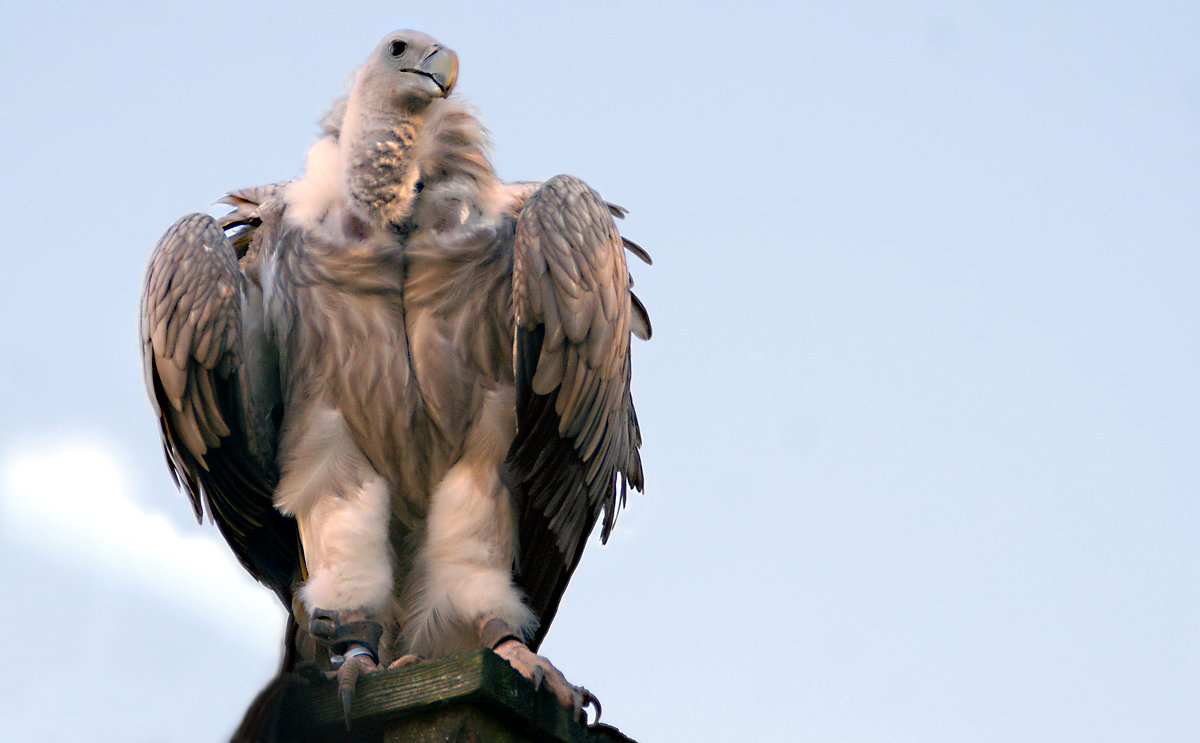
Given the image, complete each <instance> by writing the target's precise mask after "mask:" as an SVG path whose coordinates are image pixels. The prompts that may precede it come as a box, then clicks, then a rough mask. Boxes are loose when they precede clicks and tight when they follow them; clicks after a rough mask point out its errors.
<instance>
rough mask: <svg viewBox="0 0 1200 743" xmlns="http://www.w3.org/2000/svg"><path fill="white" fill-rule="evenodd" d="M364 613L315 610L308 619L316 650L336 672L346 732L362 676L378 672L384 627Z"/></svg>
mask: <svg viewBox="0 0 1200 743" xmlns="http://www.w3.org/2000/svg"><path fill="white" fill-rule="evenodd" d="M362 616H365V615H364V614H363V613H362V612H349V611H342V612H339V611H331V610H329V609H314V610H313V613H312V616H311V617H310V618H309V620H308V632H309V634H311V635H312V636H313V639H314V640H316V643H317V647H318V648H319V649H321V650H324V651H325V652H326V653H328V654H329V663H330V665H331V666H333V667H334V668H336V669H337V670H336V671H334V672H333V674H332V675H333V677H334V678H335V679H336V680H337V685H338V697H339V698H340V699H341V702H342V714H343V715H345V718H346V730H349V729H350V706H351V702H352V701H353V699H354V689H355V687H356V686H357V684H358V677H359V674H362V673H370V672H371V671H377V670H379V640H380V638H381V637H382V636H383V625H381V624H380V623H379V622H374V621H371V620H368V619H365V618H361V617H362Z"/></svg>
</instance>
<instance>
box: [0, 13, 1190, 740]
mask: <svg viewBox="0 0 1200 743" xmlns="http://www.w3.org/2000/svg"><path fill="white" fill-rule="evenodd" d="M114 7H117V6H103V7H102V6H100V5H99V4H53V3H46V4H40V5H39V4H29V3H26V4H21V5H20V6H17V5H15V4H8V5H6V6H5V7H4V8H3V10H0V64H2V65H3V70H4V82H3V83H0V90H2V91H3V98H4V104H5V105H4V109H5V115H4V116H3V117H0V142H2V143H3V144H2V145H0V147H2V152H3V161H2V162H3V165H4V177H3V178H2V179H0V210H3V213H2V218H3V223H4V225H5V230H6V233H7V237H6V239H5V241H4V247H3V248H2V249H3V251H4V265H5V269H4V270H3V271H2V272H0V316H2V317H3V318H4V320H3V323H2V324H0V328H2V330H0V332H2V333H3V346H2V347H3V348H4V349H6V350H5V352H4V354H3V356H2V357H0V358H2V359H3V361H2V362H0V413H2V414H0V560H2V561H3V563H4V565H5V568H4V570H3V571H2V572H0V590H2V591H3V593H4V595H5V596H7V597H8V599H7V600H6V604H5V606H6V610H5V611H4V612H3V613H2V618H0V630H2V631H3V633H4V636H5V637H6V638H7V640H8V641H7V642H6V646H7V647H8V649H9V654H8V659H7V660H8V663H9V664H10V665H9V669H8V670H9V672H8V673H5V674H3V679H4V680H3V681H0V718H2V719H4V720H5V728H6V731H8V733H9V734H10V735H12V736H13V737H14V739H16V738H28V739H34V738H38V739H46V738H47V737H48V738H49V739H55V740H67V739H73V740H96V741H211V740H217V739H220V738H221V737H222V736H224V735H227V734H228V732H229V731H230V730H231V729H232V726H233V725H234V723H235V721H236V720H237V718H238V716H239V715H240V713H241V711H242V709H243V708H244V706H245V704H246V702H248V700H249V698H250V696H251V695H252V694H253V692H254V691H256V690H257V688H258V687H259V686H260V685H261V684H262V683H263V682H264V681H266V679H267V678H268V677H269V676H270V674H271V671H272V668H273V665H274V663H275V661H276V647H275V643H276V638H277V635H278V634H279V627H277V626H276V623H277V622H278V621H280V620H279V619H278V613H277V612H276V611H275V610H274V609H273V607H272V606H271V599H270V597H269V596H268V595H267V592H266V591H265V589H264V590H262V591H255V590H253V589H252V587H249V586H247V585H246V584H245V582H241V581H240V579H239V578H238V574H237V571H235V570H233V569H231V568H230V564H229V561H228V560H226V559H225V558H224V557H223V551H222V550H216V549H214V548H213V543H214V542H215V541H216V535H215V530H214V529H212V527H211V526H205V527H199V526H196V525H195V524H194V523H193V522H192V520H191V515H190V510H189V507H188V505H187V503H186V500H185V499H184V497H183V496H181V495H179V494H178V493H177V492H175V490H174V488H173V486H172V485H171V483H170V481H169V479H168V477H167V474H166V469H165V466H164V465H163V462H162V458H161V456H160V453H159V451H158V444H157V434H156V429H155V425H154V422H153V420H152V417H151V414H150V410H149V406H148V404H147V403H146V402H145V395H144V392H143V390H142V387H141V384H142V382H141V372H140V368H139V363H140V362H139V359H138V350H137V338H136V303H137V295H138V292H139V289H140V286H139V285H140V281H141V275H142V270H143V268H144V265H145V261H146V258H147V257H148V255H149V251H150V248H151V246H152V245H153V243H154V241H155V240H156V239H157V237H158V235H159V234H160V233H161V232H162V231H163V230H164V229H165V228H166V227H167V226H168V225H169V224H170V223H171V222H172V221H173V220H174V219H175V218H176V217H178V216H180V215H181V214H184V213H186V212H189V211H194V210H202V209H205V208H207V207H208V206H209V205H210V204H211V203H212V202H213V201H215V200H216V199H217V198H219V197H220V196H221V194H222V193H224V191H225V190H227V189H230V188H236V187H240V186H246V185H251V184H255V183H260V182H265V181H272V180H278V179H281V178H286V177H290V176H293V175H295V174H297V173H298V171H299V169H300V166H301V163H302V161H303V155H304V151H305V149H306V148H307V146H308V145H309V143H310V142H311V141H312V138H313V136H314V134H315V131H316V127H315V121H316V120H317V119H318V118H319V117H320V115H321V113H322V112H323V110H324V108H325V106H327V105H328V103H329V102H330V101H331V100H332V99H333V98H334V97H335V96H336V95H337V94H338V93H339V92H340V91H341V90H342V87H343V84H344V82H345V80H346V78H347V74H348V72H349V71H350V70H351V69H352V68H353V67H354V66H355V65H357V64H358V63H360V62H361V60H362V59H363V58H364V57H365V55H366V53H367V52H368V51H369V49H370V48H371V46H372V45H373V44H374V43H375V41H376V40H377V39H378V38H379V37H381V36H382V35H383V34H384V33H386V32H387V31H389V30H391V29H394V28H400V27H410V28H418V29H421V30H424V31H426V32H428V33H430V34H432V35H433V36H435V37H437V38H438V39H440V40H441V41H443V42H444V43H446V44H448V45H449V46H451V47H453V48H455V49H456V50H457V51H458V53H459V55H460V60H461V72H460V88H459V90H460V92H461V94H462V95H463V96H464V97H466V98H468V99H470V100H471V101H473V102H474V103H475V105H476V106H477V107H478V109H479V110H480V112H481V115H482V117H483V119H484V120H485V122H486V123H487V124H488V126H489V128H490V129H491V131H492V133H493V138H494V140H495V161H496V164H497V167H498V168H499V170H500V172H501V173H502V175H504V176H505V177H508V178H512V179H533V178H543V177H547V176H550V175H552V174H554V173H558V172H568V173H572V174H575V175H578V176H581V177H583V178H585V179H587V180H588V181H589V182H590V183H592V184H593V185H594V186H595V187H597V188H598V189H599V190H600V191H601V192H602V193H603V194H604V195H605V196H607V197H608V198H610V199H612V200H613V201H615V202H617V203H620V204H622V205H624V206H626V207H628V208H629V209H630V210H631V215H630V217H629V219H628V220H627V222H626V224H625V225H624V229H625V232H626V233H627V234H628V235H629V236H630V237H632V238H633V239H634V240H636V241H638V242H639V243H641V244H642V245H644V246H645V247H646V248H647V249H648V250H650V252H651V253H652V254H653V255H654V258H655V265H654V266H653V267H650V268H647V267H644V266H640V265H638V266H635V267H634V270H635V276H636V280H637V285H638V288H639V294H640V295H641V296H642V298H643V299H644V301H645V303H646V304H647V306H648V307H649V309H650V312H651V315H652V317H653V320H654V325H655V338H654V340H653V341H652V342H650V343H648V344H638V345H637V346H636V347H635V395H636V398H637V402H638V411H639V417H640V419H641V421H642V425H643V430H644V435H645V439H646V445H645V449H644V458H645V461H646V469H647V473H648V482H647V493H646V494H645V495H635V496H634V497H632V498H631V499H630V504H629V508H628V509H627V511H626V512H624V513H623V515H622V517H621V520H620V523H619V524H618V528H617V530H616V532H615V534H614V537H613V540H612V541H611V543H610V544H609V546H607V547H605V548H600V547H599V545H598V544H597V545H595V546H593V547H591V548H590V549H589V551H588V553H587V554H586V555H585V557H584V562H583V566H582V567H581V568H580V570H579V572H578V573H577V577H576V579H575V581H574V583H573V585H572V589H571V590H570V592H569V593H568V595H567V598H566V600H565V602H564V605H563V609H562V611H561V613H560V615H559V618H558V619H557V620H556V623H555V626H554V629H553V631H552V632H551V634H550V636H549V639H548V640H547V642H546V644H545V646H544V650H545V652H546V653H547V654H548V655H549V656H550V657H551V658H552V659H553V660H554V661H555V662H556V663H557V664H558V665H559V666H560V667H561V668H563V669H564V670H565V671H566V672H567V675H568V677H570V678H571V679H573V680H575V681H576V682H578V683H583V684H586V685H587V686H588V687H589V688H590V689H592V690H593V691H594V692H596V694H597V695H598V696H599V697H600V698H601V700H602V701H603V703H604V709H605V714H606V719H608V720H609V721H610V722H612V723H614V724H616V725H618V726H620V727H621V728H622V729H624V730H626V731H627V732H628V733H630V734H631V735H633V736H634V737H636V738H639V739H641V740H644V741H668V740H714V741H715V740H730V739H742V740H757V739H770V740H789V739H795V740H813V741H818V740H819V741H909V740H911V741H921V743H935V742H938V741H945V742H947V743H950V742H951V741H963V740H971V741H985V742H986V741H996V742H997V743H999V742H1000V741H1004V742H1005V743H1008V741H1013V740H1021V741H1030V742H1032V741H1067V740H1070V741H1074V740H1087V741H1090V742H1093V743H1097V742H1103V741H1129V740H1155V741H1190V740H1192V739H1193V738H1194V736H1195V734H1196V731H1197V730H1200V705H1197V704H1196V700H1197V699H1200V546H1198V545H1200V539H1198V537H1200V500H1198V496H1200V467H1198V466H1197V463H1198V459H1197V454H1198V452H1200V449H1198V446H1200V384H1198V382H1197V380H1200V344H1198V341H1200V295H1198V292H1197V287H1198V286H1200V252H1198V250H1197V249H1198V248H1200V208H1198V207H1200V137H1198V136H1197V133H1198V132H1200V46H1198V45H1197V39H1200V5H1197V4H1195V3H1190V2H1179V3H1157V2H1146V3H1139V4H1137V6H1136V7H1133V6H1132V4H1119V3H1059V2H1029V3H1023V2H1005V3H972V4H963V3H951V2H918V3H906V4H903V5H900V4H889V3H861V2H843V3H829V4H824V5H801V4H796V3H778V4H769V3H756V2H742V3H722V4H708V3H693V4H687V5H683V4H680V5H661V6H658V7H656V8H642V7H640V6H639V5H638V4H636V3H626V2H608V3H604V4H565V3H564V4H561V5H559V6H555V7H554V8H552V9H548V8H545V7H542V4H541V3H503V4H500V3H496V4H483V3H478V4H475V3H468V4H455V3H448V2H442V3H387V4H385V3H365V4H361V5H356V6H355V7H354V8H350V7H349V6H348V5H347V6H346V7H345V8H343V9H339V10H337V11H336V12H333V11H330V10H328V9H324V8H328V7H333V6H332V5H331V4H328V5H325V6H321V5H315V4H306V3H259V4H246V3H237V4H224V3H207V4H205V5H203V6H197V5H195V4H186V5H178V6H172V5H168V6H166V7H161V6H160V5H159V4H150V3H146V4H143V5H133V4H131V5H127V6H123V7H124V9H123V10H114ZM227 586H228V588H227ZM230 616H233V617H237V618H239V619H234V620H231V619H230ZM242 617H244V619H240V618H242ZM18 664H29V665H28V666H26V667H25V669H24V670H21V669H19V668H18ZM30 666H32V670H30ZM197 716H198V718H199V719H198V720H196V721H193V718H195V717H197Z"/></svg>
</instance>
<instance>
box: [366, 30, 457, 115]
mask: <svg viewBox="0 0 1200 743" xmlns="http://www.w3.org/2000/svg"><path fill="white" fill-rule="evenodd" d="M457 79H458V55H457V54H455V53H454V51H453V50H452V49H449V48H447V47H444V46H442V45H441V44H439V43H437V41H435V40H434V39H433V38H432V37H430V36H427V35H426V34H423V33H421V32H420V31H410V30H403V31H393V32H392V33H390V34H388V35H387V36H385V37H383V40H382V41H380V42H379V43H378V44H377V45H376V46H375V49H374V50H373V51H372V52H371V56H370V57H368V58H367V61H366V63H365V64H363V66H362V67H361V68H360V69H359V71H358V77H357V79H356V82H355V88H356V90H359V91H361V92H362V93H363V94H364V95H365V96H366V97H367V98H368V99H369V100H364V101H363V102H362V103H363V104H365V105H366V106H367V107H370V108H374V109H376V110H385V111H386V110H397V109H411V108H414V107H415V108H420V107H422V106H424V105H427V104H428V103H430V102H431V101H433V100H435V99H438V98H445V97H446V96H448V95H450V91H451V90H453V89H454V83H455V81H456V80H457Z"/></svg>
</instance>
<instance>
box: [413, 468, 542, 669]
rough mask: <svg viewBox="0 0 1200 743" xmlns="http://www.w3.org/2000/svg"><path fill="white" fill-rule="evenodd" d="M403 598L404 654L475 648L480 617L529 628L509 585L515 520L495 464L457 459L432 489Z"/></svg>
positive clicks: (525, 612)
mask: <svg viewBox="0 0 1200 743" xmlns="http://www.w3.org/2000/svg"><path fill="white" fill-rule="evenodd" d="M425 529H426V531H425V538H424V542H423V543H422V545H421V547H420V549H419V550H418V552H417V556H416V561H415V564H414V566H413V571H412V573H411V574H410V576H409V583H408V586H406V589H405V596H404V599H403V605H404V620H403V636H404V640H405V646H406V648H407V649H408V652H411V653H417V654H419V655H426V656H432V655H441V654H445V653H451V652H460V651H463V650H469V649H472V648H476V647H479V632H478V628H477V627H476V623H477V621H478V620H479V619H480V618H481V617H485V616H494V617H499V618H501V619H503V620H505V621H506V622H508V623H509V625H511V626H512V627H515V628H520V629H521V630H528V629H531V628H532V627H533V626H534V624H535V620H534V616H533V613H532V612H531V611H530V610H529V609H528V607H526V606H525V603H524V601H522V599H521V594H520V592H519V591H518V590H517V588H516V586H515V585H513V581H512V564H513V555H514V549H515V520H514V517H513V510H512V504H511V502H510V498H509V495H508V491H507V490H506V489H505V488H504V487H503V485H501V484H500V481H499V478H498V476H497V474H496V466H495V464H494V463H490V462H486V461H479V460H474V461H471V460H464V461H462V462H459V463H458V464H456V465H455V466H454V467H452V468H451V469H450V471H449V472H448V473H446V476H445V478H443V479H442V482H441V483H440V484H439V485H438V487H437V489H436V490H435V491H434V493H433V498H432V502H431V504H430V509H429V514H428V517H427V519H426V522H425Z"/></svg>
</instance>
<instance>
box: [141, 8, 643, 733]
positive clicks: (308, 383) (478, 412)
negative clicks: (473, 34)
mask: <svg viewBox="0 0 1200 743" xmlns="http://www.w3.org/2000/svg"><path fill="white" fill-rule="evenodd" d="M457 76H458V58H457V55H456V54H455V53H454V51H452V50H451V49H449V48H448V47H446V46H443V45H441V44H439V43H438V42H436V41H435V40H434V39H432V38H430V37H429V36H427V35H425V34H422V33H419V32H416V31H409V30H405V31H396V32H394V33H390V34H388V35H387V36H385V37H384V38H383V40H382V41H381V42H380V43H379V44H378V45H377V46H376V47H375V49H374V50H373V51H372V52H371V54H370V56H369V57H368V59H367V60H366V62H365V63H364V64H363V65H362V66H361V67H360V68H359V69H358V70H357V72H356V73H355V76H354V79H353V84H352V85H351V87H350V89H349V93H348V94H346V95H345V96H343V97H342V98H340V99H339V100H337V101H336V102H335V104H334V105H333V108H332V109H331V110H330V112H329V113H328V114H327V115H326V116H325V118H324V119H323V120H322V122H321V136H320V137H319V139H318V141H317V142H316V143H315V144H314V145H313V146H312V147H311V148H310V150H309V151H308V154H307V158H306V161H305V167H304V171H303V175H302V176H301V177H299V178H297V179H295V180H291V181H281V182H278V183H272V184H268V185H261V186H256V187H251V188H245V189H240V190H235V191H232V192H230V193H229V194H228V195H227V196H226V197H225V198H224V199H223V200H222V201H223V202H224V203H226V204H228V205H230V206H231V207H232V211H230V212H229V213H228V214H227V215H225V216H223V217H219V218H213V217H211V216H208V215H206V214H192V215H189V216H185V217H183V218H181V219H180V220H179V221H177V222H176V223H175V224H174V225H172V226H171V227H170V229H168V230H167V232H166V233H165V234H164V235H163V237H162V238H161V239H160V240H159V242H158V244H157V245H156V247H155V248H154V251H153V253H152V255H151V258H150V262H149V267H148V269H147V273H146V280H145V286H144V292H143V295H142V302H141V340H142V349H143V361H144V371H145V381H146V385H147V388H148V390H149V394H150V398H151V401H152V404H153V407H154V411H155V413H156V415H157V417H158V424H159V428H160V433H161V437H162V444H163V449H164V451H165V453H166V458H167V463H168V465H169V468H170V471H171V473H172V475H173V477H174V478H175V481H176V484H177V485H179V486H180V488H181V489H182V490H184V491H185V492H186V494H187V495H188V497H189V498H190V500H191V505H192V508H193V509H194V511H195V515H196V517H197V519H198V520H200V521H202V520H203V515H204V513H208V514H209V515H210V517H211V519H212V520H213V521H214V522H215V523H216V526H217V528H218V529H219V530H220V533H221V534H222V536H223V537H224V539H225V540H226V542H227V543H228V544H229V547H230V548H231V549H232V550H233V552H234V554H235V555H236V556H237V559H238V560H239V561H240V562H241V564H242V565H243V566H244V567H245V568H246V570H248V571H249V572H250V573H251V574H252V575H253V576H254V577H255V578H256V579H258V580H259V581H260V582H262V583H263V584H264V585H266V586H267V587H269V588H270V589H271V590H272V591H274V593H275V594H276V595H277V596H278V597H279V599H280V600H281V601H282V602H283V604H284V606H285V607H287V609H288V611H289V621H288V631H287V637H286V638H285V653H284V660H283V667H282V669H281V677H282V676H285V675H291V674H294V673H296V672H298V671H301V670H306V671H307V672H308V674H309V675H311V676H312V677H313V678H318V679H335V680H336V682H337V684H338V686H339V690H340V691H339V693H340V694H341V700H342V704H343V705H344V708H345V710H346V712H347V720H348V719H349V717H348V715H349V707H350V704H351V699H352V696H353V691H354V686H355V679H356V678H357V677H358V675H359V674H361V673H365V672H370V671H374V670H376V669H379V668H387V667H392V666H396V665H400V664H405V663H411V662H420V660H421V659H423V658H430V657H437V656H442V655H445V654H450V653H457V652H465V651H469V650H473V649H476V648H479V647H481V646H482V647H485V648H490V649H492V650H494V651H495V652H496V653H497V654H499V655H500V656H501V657H503V658H504V659H506V660H507V661H508V662H509V663H510V664H511V665H512V666H513V668H515V669H516V670H517V671H518V672H520V673H521V674H522V675H524V676H526V677H527V678H530V679H531V680H533V681H534V683H535V684H539V685H544V686H547V687H548V688H549V689H550V691H551V692H552V693H553V694H554V695H555V697H556V698H557V700H558V701H559V703H560V704H562V705H564V706H565V707H568V708H570V709H572V710H574V712H575V715H576V718H577V719H585V717H586V716H585V715H584V707H585V706H587V705H589V704H592V703H595V699H594V697H592V696H591V695H590V694H588V693H587V691H586V690H584V689H583V688H582V687H577V686H573V685H571V684H570V683H568V682H567V680H566V679H565V678H564V677H563V674H562V673H561V672H559V671H558V670H557V669H556V668H555V667H554V666H553V665H552V664H551V663H550V662H549V661H548V660H546V659H545V658H544V657H542V656H540V655H537V654H536V653H537V650H538V646H539V644H540V643H541V641H542V639H543V637H544V636H545V634H546V630H547V628H548V627H549V625H550V622H551V620H552V619H553V618H554V614H555V611H556V610H557V608H558V605H559V601H560V600H561V598H562V595H563V591H564V590H565V589H566V586H567V582H568V580H569V579H570V577H571V574H572V572H573V571H574V570H575V568H576V566H577V565H578V563H579V560H580V556H581V555H582V553H583V549H584V545H585V542H586V541H587V539H588V536H589V535H590V533H591V532H592V530H593V529H594V528H595V526H596V525H597V523H599V524H600V531H601V539H602V540H603V541H607V539H608V536H609V534H610V532H611V530H612V528H613V523H614V520H615V518H616V516H617V512H618V510H619V508H620V507H621V506H622V505H623V504H624V501H625V496H626V490H627V487H633V488H635V489H638V490H641V489H642V485H643V474H642V464H641V460H640V457H639V454H638V449H639V446H640V444H641V434H640V431H639V428H638V421H637V415H636V413H635V412H634V407H633V401H632V398H631V395H630V341H631V335H636V336H638V337H639V338H642V339H647V338H649V337H650V322H649V318H648V316H647V313H646V310H645V308H644V306H643V305H642V303H641V302H640V301H639V300H638V298H637V297H636V296H635V295H634V294H633V293H632V292H631V289H630V287H631V285H632V280H631V277H630V274H629V269H628V267H627V265H626V255H625V254H626V252H629V253H632V254H633V255H634V256H636V257H638V258H639V259H641V260H643V261H645V262H647V263H649V256H648V255H647V254H646V253H645V251H643V250H642V249H641V248H640V247H638V246H637V245H636V244H634V243H633V242H631V241H629V240H627V239H625V238H623V237H622V236H621V235H620V234H619V232H618V230H617V228H616V226H615V223H614V217H621V216H623V215H624V210H623V209H621V208H620V207H617V206H614V205H612V204H609V203H608V202H606V201H605V200H604V199H603V198H601V197H600V196H599V195H598V194H597V193H596V192H595V191H594V190H593V189H592V188H590V187H589V186H588V185H587V184H586V183H584V182H583V181H581V180H579V179H578V178H574V177H572V176H566V175H559V176H555V177H553V178H550V179H549V180H547V181H544V182H505V181H502V180H501V179H500V178H499V177H498V176H497V174H496V173H495V171H494V169H493V166H492V164H491V161H490V158H489V143H488V138H487V134H486V131H485V129H484V128H483V126H482V124H481V123H480V121H479V119H478V117H477V115H476V114H475V113H474V112H473V110H472V109H471V108H470V107H468V106H467V105H466V104H465V103H463V102H461V101H460V100H458V99H457V98H456V97H453V96H451V92H452V91H453V89H454V85H455V80H456V78H457ZM265 693H266V692H265V691H264V694H265ZM260 699H262V695H260ZM252 710H253V707H252ZM597 711H598V705H597ZM249 715H250V713H248V719H249ZM245 724H246V723H245V722H244V723H243V725H245Z"/></svg>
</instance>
